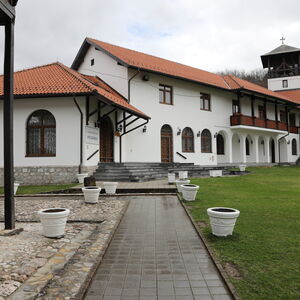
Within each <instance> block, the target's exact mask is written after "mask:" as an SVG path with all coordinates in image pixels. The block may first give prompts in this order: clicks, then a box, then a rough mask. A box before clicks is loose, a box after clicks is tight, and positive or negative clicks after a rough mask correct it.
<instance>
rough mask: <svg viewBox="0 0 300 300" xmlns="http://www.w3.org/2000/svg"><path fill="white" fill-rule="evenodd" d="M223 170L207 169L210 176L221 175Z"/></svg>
mask: <svg viewBox="0 0 300 300" xmlns="http://www.w3.org/2000/svg"><path fill="white" fill-rule="evenodd" d="M222 175H223V171H222V170H209V176H210V177H222Z"/></svg>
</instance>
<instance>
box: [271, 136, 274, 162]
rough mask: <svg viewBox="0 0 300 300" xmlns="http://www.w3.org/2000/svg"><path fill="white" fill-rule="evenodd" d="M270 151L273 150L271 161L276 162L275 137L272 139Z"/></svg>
mask: <svg viewBox="0 0 300 300" xmlns="http://www.w3.org/2000/svg"><path fill="white" fill-rule="evenodd" d="M270 151H271V162H272V163H275V142H274V140H273V139H271V141H270Z"/></svg>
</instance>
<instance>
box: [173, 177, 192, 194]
mask: <svg viewBox="0 0 300 300" xmlns="http://www.w3.org/2000/svg"><path fill="white" fill-rule="evenodd" d="M175 183H176V187H177V191H178V193H182V189H181V186H182V185H183V184H189V183H190V180H189V179H186V180H176V181H175Z"/></svg>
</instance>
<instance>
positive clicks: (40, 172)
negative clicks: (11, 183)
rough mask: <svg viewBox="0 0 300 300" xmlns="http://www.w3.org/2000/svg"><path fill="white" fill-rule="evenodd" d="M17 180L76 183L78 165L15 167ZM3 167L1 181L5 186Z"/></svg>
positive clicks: (41, 182) (33, 183)
mask: <svg viewBox="0 0 300 300" xmlns="http://www.w3.org/2000/svg"><path fill="white" fill-rule="evenodd" d="M14 171H15V182H18V183H20V184H21V185H42V184H61V183H76V182H77V174H78V166H39V167H15V168H14ZM3 179H4V178H3V168H1V169H0V183H1V185H2V186H3Z"/></svg>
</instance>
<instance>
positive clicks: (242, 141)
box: [240, 134, 247, 163]
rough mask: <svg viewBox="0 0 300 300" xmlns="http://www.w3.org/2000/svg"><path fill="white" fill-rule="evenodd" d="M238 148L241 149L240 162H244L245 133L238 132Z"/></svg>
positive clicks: (245, 160)
mask: <svg viewBox="0 0 300 300" xmlns="http://www.w3.org/2000/svg"><path fill="white" fill-rule="evenodd" d="M240 150H241V160H242V161H241V162H242V163H246V162H247V157H246V135H243V134H240Z"/></svg>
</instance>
